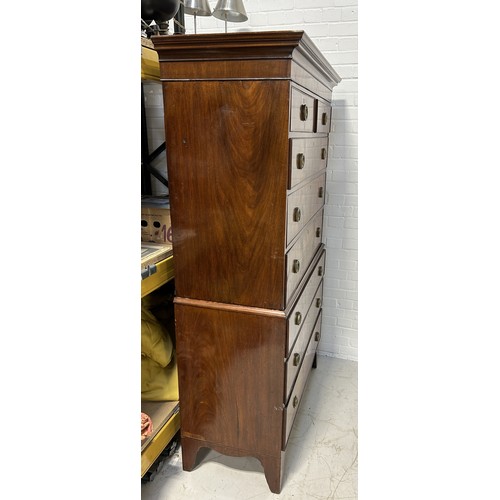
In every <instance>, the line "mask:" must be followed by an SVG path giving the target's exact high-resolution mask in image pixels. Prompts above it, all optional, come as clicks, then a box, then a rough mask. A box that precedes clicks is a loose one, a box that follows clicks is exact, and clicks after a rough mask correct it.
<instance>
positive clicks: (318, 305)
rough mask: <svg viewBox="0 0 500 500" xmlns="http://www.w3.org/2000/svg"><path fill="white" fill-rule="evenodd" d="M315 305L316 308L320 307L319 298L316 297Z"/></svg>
mask: <svg viewBox="0 0 500 500" xmlns="http://www.w3.org/2000/svg"><path fill="white" fill-rule="evenodd" d="M316 307H318V308H320V307H321V299H320V298H318V299H316Z"/></svg>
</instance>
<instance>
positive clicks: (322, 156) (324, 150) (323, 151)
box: [321, 148, 326, 160]
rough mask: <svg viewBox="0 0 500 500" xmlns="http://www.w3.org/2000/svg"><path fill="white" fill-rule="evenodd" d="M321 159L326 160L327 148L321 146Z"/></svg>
mask: <svg viewBox="0 0 500 500" xmlns="http://www.w3.org/2000/svg"><path fill="white" fill-rule="evenodd" d="M321 159H322V160H326V148H321Z"/></svg>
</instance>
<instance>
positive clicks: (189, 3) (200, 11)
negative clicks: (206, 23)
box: [184, 0, 212, 33]
mask: <svg viewBox="0 0 500 500" xmlns="http://www.w3.org/2000/svg"><path fill="white" fill-rule="evenodd" d="M184 12H185V13H186V14H191V15H193V16H194V32H195V33H196V16H207V17H208V16H211V15H212V11H211V10H210V5H209V3H208V0H184Z"/></svg>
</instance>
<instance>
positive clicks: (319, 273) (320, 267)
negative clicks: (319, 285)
mask: <svg viewBox="0 0 500 500" xmlns="http://www.w3.org/2000/svg"><path fill="white" fill-rule="evenodd" d="M318 276H323V266H319V267H318Z"/></svg>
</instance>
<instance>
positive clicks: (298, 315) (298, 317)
mask: <svg viewBox="0 0 500 500" xmlns="http://www.w3.org/2000/svg"><path fill="white" fill-rule="evenodd" d="M301 323H302V314H301V313H300V312H296V313H295V324H296V325H300V324H301Z"/></svg>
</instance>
